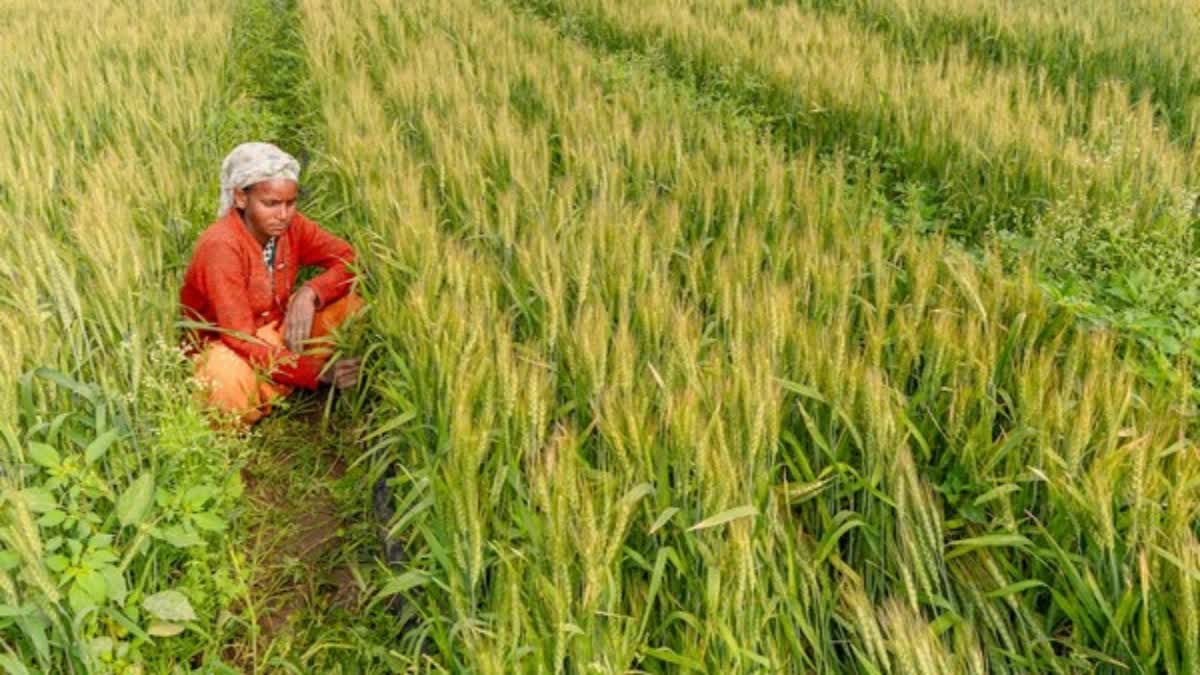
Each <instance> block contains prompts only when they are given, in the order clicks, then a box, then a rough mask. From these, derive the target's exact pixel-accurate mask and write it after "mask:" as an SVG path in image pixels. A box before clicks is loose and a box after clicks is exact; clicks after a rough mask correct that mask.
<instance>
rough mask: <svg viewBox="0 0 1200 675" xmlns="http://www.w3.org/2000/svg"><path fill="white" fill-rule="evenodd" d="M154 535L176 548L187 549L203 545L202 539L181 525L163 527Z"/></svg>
mask: <svg viewBox="0 0 1200 675" xmlns="http://www.w3.org/2000/svg"><path fill="white" fill-rule="evenodd" d="M154 535H155V536H156V537H158V538H159V539H162V540H163V541H165V542H167V543H168V544H170V545H172V546H174V547H176V548H188V547H190V546H203V545H204V539H202V538H201V537H200V535H198V534H196V533H195V532H193V531H191V530H189V529H187V528H186V527H183V526H182V525H172V526H171V527H165V528H163V529H161V530H158V531H156V532H155V533H154Z"/></svg>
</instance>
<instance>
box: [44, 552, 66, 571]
mask: <svg viewBox="0 0 1200 675" xmlns="http://www.w3.org/2000/svg"><path fill="white" fill-rule="evenodd" d="M70 564H71V561H70V559H68V558H67V556H65V555H57V554H56V555H52V556H49V557H48V558H46V567H49V568H50V570H51V571H53V572H61V571H63V570H65V569H67V565H70Z"/></svg>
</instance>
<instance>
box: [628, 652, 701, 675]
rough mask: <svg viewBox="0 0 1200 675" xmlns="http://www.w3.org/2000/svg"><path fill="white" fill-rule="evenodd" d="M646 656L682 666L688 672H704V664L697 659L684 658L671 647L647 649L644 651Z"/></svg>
mask: <svg viewBox="0 0 1200 675" xmlns="http://www.w3.org/2000/svg"><path fill="white" fill-rule="evenodd" d="M643 651H644V653H645V654H646V656H652V657H654V658H656V659H658V660H659V661H666V662H667V663H671V664H674V665H677V666H682V667H684V668H687V669H688V670H696V671H699V672H702V673H703V672H704V664H703V663H701V662H699V661H697V660H696V659H693V658H689V657H687V656H684V655H682V654H680V653H678V652H676V651H675V650H673V649H671V648H669V647H646V648H645V649H644V650H643Z"/></svg>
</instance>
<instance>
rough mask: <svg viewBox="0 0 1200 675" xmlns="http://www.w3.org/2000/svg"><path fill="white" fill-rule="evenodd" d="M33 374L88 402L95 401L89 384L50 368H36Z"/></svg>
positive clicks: (94, 393)
mask: <svg viewBox="0 0 1200 675" xmlns="http://www.w3.org/2000/svg"><path fill="white" fill-rule="evenodd" d="M33 374H34V375H36V376H38V377H40V378H42V379H45V380H49V381H51V382H53V383H55V384H57V385H58V386H60V387H63V388H65V389H69V390H70V391H73V392H75V393H76V394H78V395H79V396H80V397H81V398H83V399H84V400H86V401H87V402H88V403H91V404H93V405H95V403H96V392H95V390H94V389H93V388H92V387H91V386H90V385H87V384H84V383H82V382H80V381H78V380H73V379H71V378H69V377H67V376H66V375H63V374H62V373H60V372H58V371H57V370H52V369H50V368H38V369H37V370H35V371H33Z"/></svg>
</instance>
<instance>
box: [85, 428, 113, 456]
mask: <svg viewBox="0 0 1200 675" xmlns="http://www.w3.org/2000/svg"><path fill="white" fill-rule="evenodd" d="M119 437H120V433H119V432H118V431H117V430H116V429H109V430H108V431H106V432H104V433H103V434H100V435H99V436H97V437H96V440H94V441H92V442H91V443H89V444H88V446H87V449H86V450H84V451H83V459H84V461H85V462H87V463H88V464H91V463H92V462H95V461H96V460H98V459H100V458H101V457H103V456H104V453H106V452H108V449H109V448H110V447H111V446H112V444H113V443H115V442H116V440H117V438H119Z"/></svg>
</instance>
